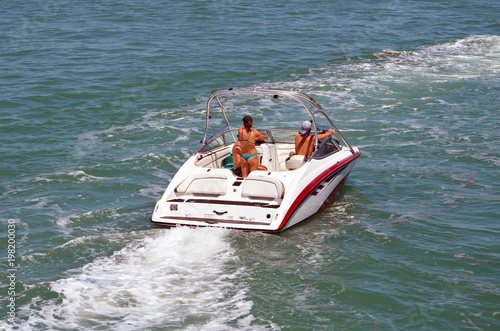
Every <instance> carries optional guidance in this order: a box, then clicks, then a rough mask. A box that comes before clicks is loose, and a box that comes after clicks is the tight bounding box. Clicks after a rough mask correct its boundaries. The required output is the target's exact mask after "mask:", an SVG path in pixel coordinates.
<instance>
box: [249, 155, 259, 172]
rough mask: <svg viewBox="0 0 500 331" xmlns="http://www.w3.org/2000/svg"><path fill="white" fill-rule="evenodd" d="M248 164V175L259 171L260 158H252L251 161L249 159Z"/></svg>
mask: <svg viewBox="0 0 500 331" xmlns="http://www.w3.org/2000/svg"><path fill="white" fill-rule="evenodd" d="M247 162H248V167H249V171H248V173H250V172H252V171H254V170H257V169H258V168H259V157H258V156H254V157H251V158H250V159H248V161H247Z"/></svg>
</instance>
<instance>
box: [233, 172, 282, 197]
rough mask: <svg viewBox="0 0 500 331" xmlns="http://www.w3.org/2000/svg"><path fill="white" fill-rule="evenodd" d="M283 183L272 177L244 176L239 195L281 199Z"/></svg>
mask: <svg viewBox="0 0 500 331" xmlns="http://www.w3.org/2000/svg"><path fill="white" fill-rule="evenodd" d="M284 194H285V188H284V186H283V183H282V182H281V181H280V180H279V179H277V178H274V177H262V176H251V174H250V176H249V177H247V178H245V180H244V181H243V185H242V188H241V196H242V197H244V198H250V199H272V200H275V199H283V195H284Z"/></svg>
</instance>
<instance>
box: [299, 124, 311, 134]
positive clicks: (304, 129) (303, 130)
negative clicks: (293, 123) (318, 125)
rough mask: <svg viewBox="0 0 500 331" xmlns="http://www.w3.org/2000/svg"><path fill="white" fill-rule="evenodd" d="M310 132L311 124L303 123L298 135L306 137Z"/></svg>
mask: <svg viewBox="0 0 500 331" xmlns="http://www.w3.org/2000/svg"><path fill="white" fill-rule="evenodd" d="M310 131H311V122H309V121H304V122H303V123H302V127H301V128H300V134H302V135H306V134H309V132H310Z"/></svg>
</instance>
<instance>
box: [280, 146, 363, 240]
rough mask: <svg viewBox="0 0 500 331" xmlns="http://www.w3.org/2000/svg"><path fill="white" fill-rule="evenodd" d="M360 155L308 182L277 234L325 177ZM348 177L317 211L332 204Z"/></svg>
mask: <svg viewBox="0 0 500 331" xmlns="http://www.w3.org/2000/svg"><path fill="white" fill-rule="evenodd" d="M360 154H361V153H359V152H357V153H356V154H353V155H352V156H351V157H350V158H348V159H346V160H344V161H343V162H342V163H338V164H335V165H334V166H332V167H330V168H329V169H327V170H325V171H323V173H321V175H319V176H318V177H316V179H315V180H313V181H312V182H310V183H309V184H308V185H307V186H306V188H305V189H304V190H303V191H302V192H300V194H299V196H298V197H297V199H295V201H294V202H293V203H292V205H291V206H290V208H289V209H288V211H287V213H286V215H285V217H284V218H283V221H282V222H281V224H280V226H279V227H278V229H277V230H276V231H277V232H279V231H281V230H282V229H283V227H284V226H285V225H286V223H287V222H288V220H289V219H290V217H291V216H292V215H293V214H294V212H295V210H296V209H297V207H298V206H300V204H301V203H302V201H303V200H304V199H305V198H307V196H309V194H310V193H311V191H312V190H314V189H315V188H316V186H317V185H318V184H319V183H321V182H322V181H323V180H324V179H325V178H326V177H328V176H329V175H330V174H332V173H333V172H335V171H336V170H337V169H339V168H342V167H343V166H345V165H347V164H349V163H351V162H352V161H354V160H356V159H357V158H358V157H359V155H360ZM348 175H349V174H347V175H346V176H345V178H344V179H343V180H342V181H341V182H340V183H339V184H338V185H337V187H336V188H335V189H334V190H333V192H332V193H331V194H330V195H329V196H328V198H327V199H326V200H325V202H324V203H323V204H322V205H321V207H320V208H319V209H318V211H320V210H321V209H323V208H324V207H326V206H327V205H328V204H329V203H330V202H332V201H333V200H334V199H335V198H336V197H337V196H338V195H339V193H340V191H341V190H342V187H343V186H344V184H345V181H346V180H347V177H348ZM318 211H317V212H318Z"/></svg>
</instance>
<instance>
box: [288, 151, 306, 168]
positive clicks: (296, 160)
mask: <svg viewBox="0 0 500 331" xmlns="http://www.w3.org/2000/svg"><path fill="white" fill-rule="evenodd" d="M305 162H306V157H305V156H304V155H297V154H295V155H292V156H290V157H289V158H288V159H286V160H285V165H286V168H287V169H288V170H295V169H298V168H300V167H302V165H303V164H304V163H305Z"/></svg>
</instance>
